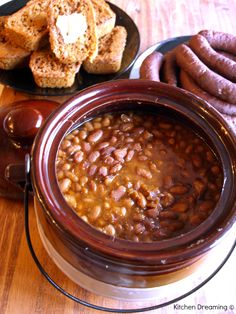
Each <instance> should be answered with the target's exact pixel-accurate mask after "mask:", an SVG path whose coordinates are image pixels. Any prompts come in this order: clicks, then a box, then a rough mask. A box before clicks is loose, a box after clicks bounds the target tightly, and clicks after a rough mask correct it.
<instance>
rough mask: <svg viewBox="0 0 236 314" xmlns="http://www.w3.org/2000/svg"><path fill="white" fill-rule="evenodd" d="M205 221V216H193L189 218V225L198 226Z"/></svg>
mask: <svg viewBox="0 0 236 314" xmlns="http://www.w3.org/2000/svg"><path fill="white" fill-rule="evenodd" d="M204 219H205V216H203V215H202V214H201V213H198V214H193V215H192V216H190V217H189V222H190V224H191V225H195V226H197V225H200V223H201V222H202V221H203V220H204Z"/></svg>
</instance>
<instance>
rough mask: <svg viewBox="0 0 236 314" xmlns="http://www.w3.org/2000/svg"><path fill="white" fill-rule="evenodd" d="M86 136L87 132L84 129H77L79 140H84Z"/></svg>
mask: <svg viewBox="0 0 236 314" xmlns="http://www.w3.org/2000/svg"><path fill="white" fill-rule="evenodd" d="M86 137H87V132H86V131H84V130H81V131H79V138H80V139H81V140H85V139H86Z"/></svg>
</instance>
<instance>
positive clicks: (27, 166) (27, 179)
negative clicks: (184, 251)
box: [24, 154, 236, 313]
mask: <svg viewBox="0 0 236 314" xmlns="http://www.w3.org/2000/svg"><path fill="white" fill-rule="evenodd" d="M30 187H31V183H30V156H29V154H27V155H26V157H25V189H24V211H25V235H26V240H27V244H28V247H29V250H30V253H31V256H32V258H33V260H34V262H35V264H36V266H37V267H38V269H39V271H40V272H41V274H42V275H43V276H44V277H45V278H46V279H47V281H48V282H49V283H50V284H51V285H52V286H53V287H54V288H56V289H57V290H58V291H60V292H61V293H62V294H63V295H64V296H66V297H67V298H69V299H71V300H73V301H75V302H76V303H79V304H81V305H83V306H86V307H89V308H92V309H95V310H99V311H103V312H110V313H140V312H146V311H151V310H156V309H160V308H162V307H165V306H168V305H171V304H173V303H177V302H179V301H180V300H182V299H184V298H186V297H188V296H189V295H190V294H192V293H194V292H196V291H197V290H198V289H200V288H201V287H203V286H204V285H205V284H206V283H207V282H208V281H210V280H211V279H212V278H213V277H214V276H215V275H216V274H217V273H218V272H219V271H220V270H221V268H222V267H223V266H224V265H225V263H226V262H227V260H228V259H229V257H230V256H231V254H232V253H233V250H234V249H235V247H236V239H235V241H234V243H233V246H232V247H231V249H230V251H229V252H228V254H227V255H226V257H225V259H224V260H223V262H222V263H221V264H220V265H219V266H218V267H217V268H216V270H215V271H214V272H213V273H212V274H211V275H210V276H209V277H207V278H206V279H205V280H204V281H203V282H201V283H200V284H199V285H198V286H196V287H195V288H193V289H191V290H190V291H188V292H186V293H185V294H182V295H180V296H179V297H176V298H175V299H172V300H170V301H167V302H164V303H160V304H157V305H153V306H149V307H144V308H140V309H113V308H107V307H102V306H99V305H95V304H92V303H89V302H86V301H84V300H81V299H79V298H77V297H75V296H74V295H72V294H70V293H68V292H67V291H65V290H64V289H63V288H62V287H61V286H59V285H58V284H57V283H56V282H55V281H54V280H53V279H52V278H51V277H50V276H49V274H48V273H47V272H46V271H45V269H44V268H43V266H42V264H41V263H40V261H39V260H38V257H37V255H36V253H35V251H34V248H33V245H32V241H31V237H30V230H29V191H30Z"/></svg>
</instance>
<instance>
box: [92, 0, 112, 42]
mask: <svg viewBox="0 0 236 314" xmlns="http://www.w3.org/2000/svg"><path fill="white" fill-rule="evenodd" d="M91 1H92V4H93V7H94V10H95V18H96V25H97V31H98V38H100V37H103V36H104V35H106V34H108V33H110V32H111V31H112V29H113V28H114V27H115V22H116V14H115V13H114V12H113V11H112V9H111V8H110V6H109V5H108V3H106V1H104V0H91Z"/></svg>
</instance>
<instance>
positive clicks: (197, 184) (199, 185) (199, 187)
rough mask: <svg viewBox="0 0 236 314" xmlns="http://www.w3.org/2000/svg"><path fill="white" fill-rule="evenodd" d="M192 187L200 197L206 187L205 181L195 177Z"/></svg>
mask: <svg viewBox="0 0 236 314" xmlns="http://www.w3.org/2000/svg"><path fill="white" fill-rule="evenodd" d="M193 187H194V189H195V190H196V192H197V195H198V197H201V196H202V195H203V193H204V192H205V190H206V188H207V183H206V182H204V181H203V180H202V179H196V180H194V182H193Z"/></svg>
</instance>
